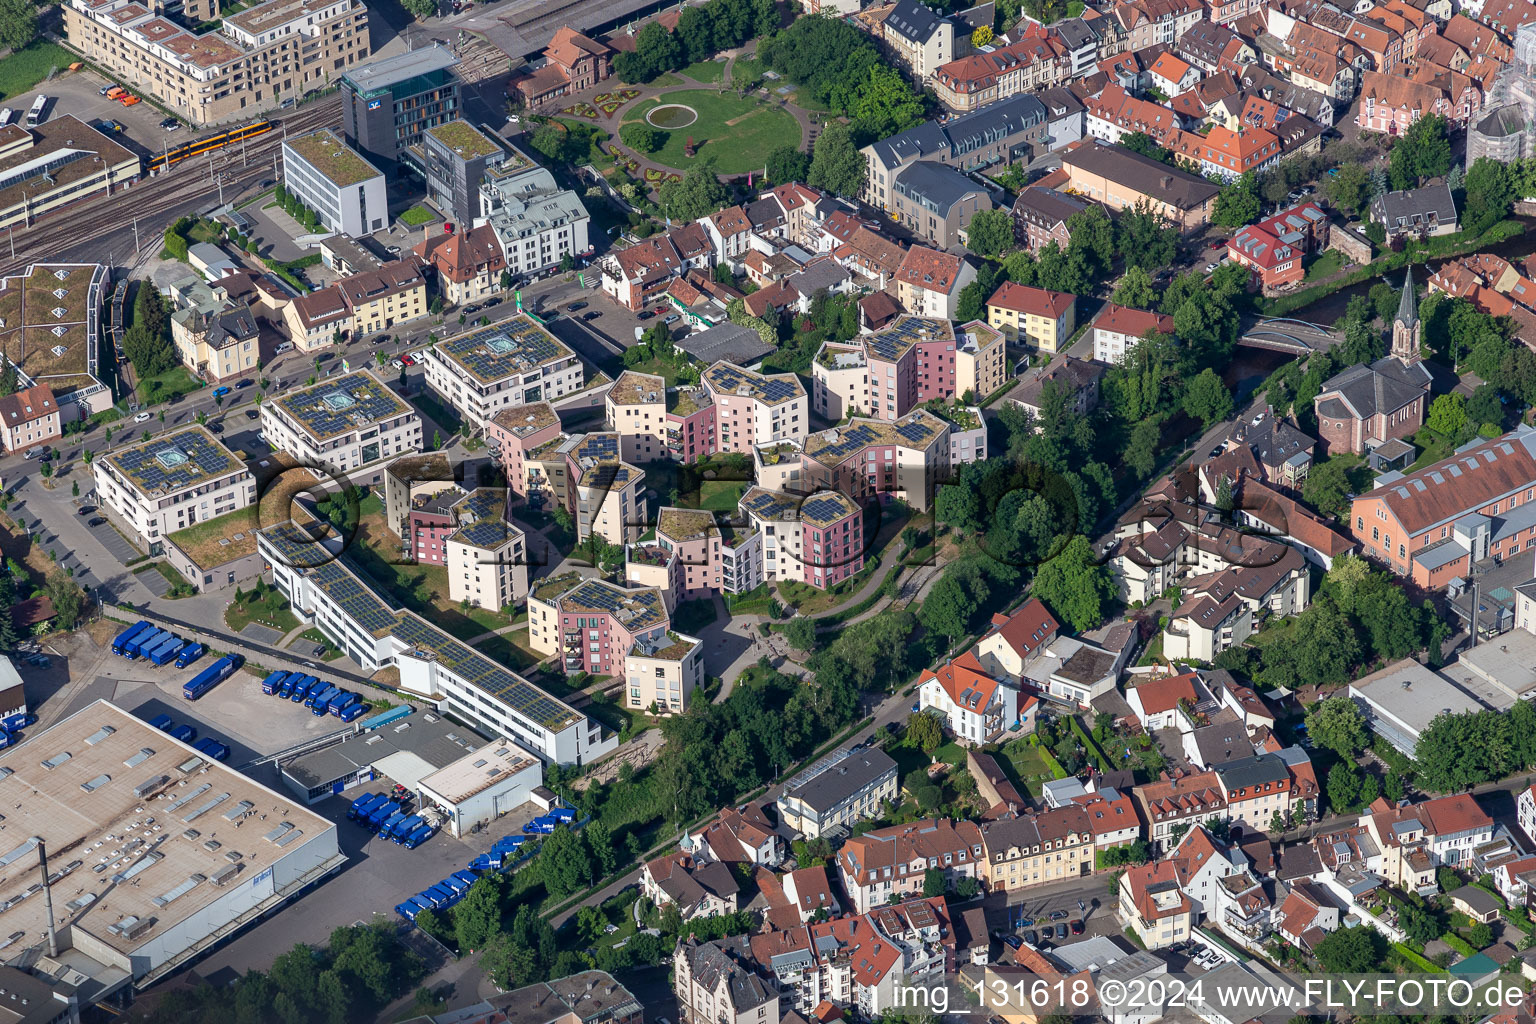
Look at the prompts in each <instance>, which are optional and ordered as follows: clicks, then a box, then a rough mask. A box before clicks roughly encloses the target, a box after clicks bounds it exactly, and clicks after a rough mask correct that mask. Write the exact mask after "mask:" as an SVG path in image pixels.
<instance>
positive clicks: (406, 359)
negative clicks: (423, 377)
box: [400, 352, 416, 366]
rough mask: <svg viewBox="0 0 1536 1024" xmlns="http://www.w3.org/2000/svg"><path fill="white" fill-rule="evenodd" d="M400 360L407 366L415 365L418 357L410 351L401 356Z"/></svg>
mask: <svg viewBox="0 0 1536 1024" xmlns="http://www.w3.org/2000/svg"><path fill="white" fill-rule="evenodd" d="M400 361H401V362H402V363H404V364H405V365H406V366H415V365H416V357H415V356H413V355H411V353H409V352H407V353H406V354H405V355H403V356H401V357H400Z"/></svg>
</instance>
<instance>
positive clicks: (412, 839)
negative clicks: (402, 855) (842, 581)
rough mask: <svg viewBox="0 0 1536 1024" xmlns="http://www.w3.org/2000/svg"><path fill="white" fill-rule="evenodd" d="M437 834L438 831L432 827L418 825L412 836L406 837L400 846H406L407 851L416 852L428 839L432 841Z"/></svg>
mask: <svg viewBox="0 0 1536 1024" xmlns="http://www.w3.org/2000/svg"><path fill="white" fill-rule="evenodd" d="M435 832H437V829H435V828H433V827H432V826H431V825H418V826H417V827H416V828H415V829H414V830H413V831H412V832H411V834H410V835H408V836H406V837H405V839H404V841H403V842H402V843H401V844H400V845H402V846H404V847H405V848H406V849H407V850H414V849H416V847H418V846H420V845H421V844H422V843H424V842H426V841H427V840H428V839H431V838H432V836H433V834H434V833H435Z"/></svg>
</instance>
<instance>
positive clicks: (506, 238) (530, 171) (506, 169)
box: [475, 154, 592, 277]
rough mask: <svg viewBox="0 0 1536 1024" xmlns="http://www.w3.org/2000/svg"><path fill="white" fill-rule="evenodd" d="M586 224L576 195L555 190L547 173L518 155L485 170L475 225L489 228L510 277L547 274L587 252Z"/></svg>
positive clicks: (584, 211)
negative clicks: (547, 271)
mask: <svg viewBox="0 0 1536 1024" xmlns="http://www.w3.org/2000/svg"><path fill="white" fill-rule="evenodd" d="M591 220H592V218H591V217H590V216H589V215H588V213H587V208H586V207H585V206H583V205H582V202H581V199H580V197H578V196H577V195H576V193H575V192H572V191H571V190H570V189H564V188H561V187H560V186H558V185H556V184H555V177H554V175H552V174H550V173H549V170H548V168H545V167H541V166H539V165H538V164H535V163H532V162H531V161H529V160H527V159H526V158H524V157H523V156H522V155H521V154H518V155H517V156H516V157H514V158H512V159H509V160H508V161H507V162H505V163H503V164H501V165H499V166H496V167H488V168H486V171H485V180H484V181H482V182H481V183H480V217H479V218H478V219H477V220H476V221H475V224H476V226H478V225H480V224H481V223H486V224H489V225H490V226H491V230H492V231H494V232H495V233H496V240H497V241H498V242H500V243H501V251H502V255H503V256H504V257H505V258H506V261H507V269H508V270H509V271H511V272H512V275H513V276H514V277H517V276H521V275H523V274H536V273H538V272H540V271H543V270H548V269H549V268H551V267H553V266H556V265H557V264H559V263H560V261H561V260H563V259H564V258H565V257H567V256H580V255H581V254H583V253H586V252H589V251H591V249H592V243H591V241H590V240H589V238H588V231H587V229H588V227H589V225H590V224H591Z"/></svg>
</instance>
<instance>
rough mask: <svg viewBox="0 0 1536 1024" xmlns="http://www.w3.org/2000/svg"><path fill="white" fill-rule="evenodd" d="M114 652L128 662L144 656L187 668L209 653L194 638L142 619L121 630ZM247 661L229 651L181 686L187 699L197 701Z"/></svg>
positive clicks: (151, 662) (160, 663)
mask: <svg viewBox="0 0 1536 1024" xmlns="http://www.w3.org/2000/svg"><path fill="white" fill-rule="evenodd" d="M112 653H113V654H115V655H117V656H118V657H120V658H127V659H128V660H129V661H138V660H139V659H140V658H143V659H144V660H145V661H148V662H149V663H150V664H151V665H169V664H172V663H174V664H175V666H176V667H177V668H186V667H187V666H188V665H190V664H192V663H193V662H194V661H196V660H197V659H198V658H201V657H202V656H203V655H204V654H206V653H207V648H205V647H204V646H203V645H202V644H200V643H197V642H195V641H191V640H184V639H182V638H181V637H179V636H177V635H176V634H175V633H173V632H171V631H170V630H168V629H161V628H159V627H158V626H155V625H152V624H151V623H150V622H149V621H148V620H145V619H140V620H139V621H138V622H136V623H134V624H133V625H131V626H129V627H128V628H127V629H125V630H123V631H122V632H120V633H118V634H117V636H116V637H114V638H113V640H112ZM244 664H245V658H244V657H242V656H241V655H238V654H227V655H225V656H224V657H222V658H220V659H219V660H218V661H215V662H214V663H213V664H212V665H209V666H208V667H207V668H205V669H203V670H202V671H201V672H199V673H198V674H197V675H195V676H193V677H192V678H191V679H189V680H188V681H187V682H186V683H185V684H184V685H183V686H182V688H181V695H182V696H183V697H185V698H186V699H187V700H197V699H198V698H199V697H201V696H202V695H203V694H205V693H207V692H208V691H209V690H211V689H213V688H214V687H215V686H218V685H219V684H220V683H222V682H223V681H224V680H226V679H228V678H229V677H230V676H232V675H234V674H235V670H236V669H238V668H239V667H240V666H241V665H244Z"/></svg>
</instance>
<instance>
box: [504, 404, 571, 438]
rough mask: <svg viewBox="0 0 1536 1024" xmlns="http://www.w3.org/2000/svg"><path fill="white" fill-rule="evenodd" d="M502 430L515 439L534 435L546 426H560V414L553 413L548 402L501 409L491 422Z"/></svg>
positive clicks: (553, 408)
mask: <svg viewBox="0 0 1536 1024" xmlns="http://www.w3.org/2000/svg"><path fill="white" fill-rule="evenodd" d="M491 422H493V423H495V424H496V425H497V426H498V427H501V428H502V429H503V430H508V431H511V432H512V434H513V435H514V436H516V437H527V436H528V435H529V434H536V433H538V432H539V431H540V430H543V429H544V428H545V427H548V426H551V425H553V426H555V427H558V426H560V414H559V413H557V412H555V407H554V406H552V405H550V404H549V403H548V402H531V403H529V404H528V405H514V406H513V407H512V408H510V409H503V410H501V412H499V413H497V414H496V415H495V416H494V417H493V418H492V420H491Z"/></svg>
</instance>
